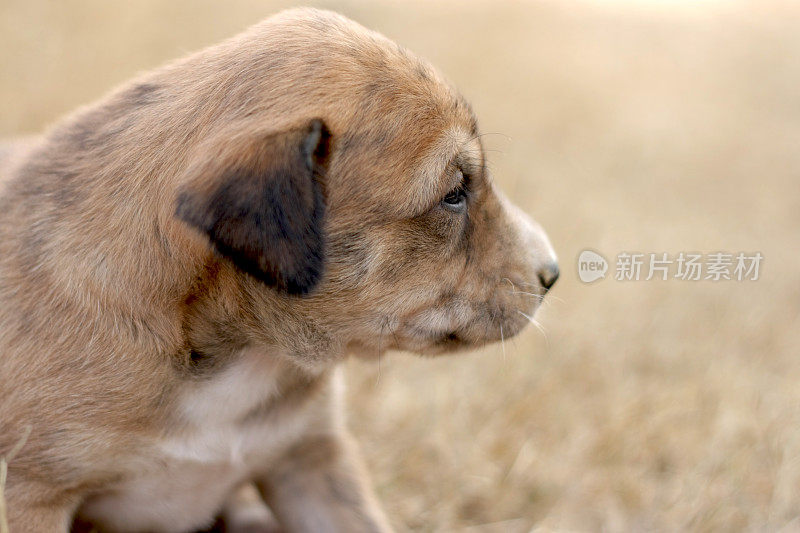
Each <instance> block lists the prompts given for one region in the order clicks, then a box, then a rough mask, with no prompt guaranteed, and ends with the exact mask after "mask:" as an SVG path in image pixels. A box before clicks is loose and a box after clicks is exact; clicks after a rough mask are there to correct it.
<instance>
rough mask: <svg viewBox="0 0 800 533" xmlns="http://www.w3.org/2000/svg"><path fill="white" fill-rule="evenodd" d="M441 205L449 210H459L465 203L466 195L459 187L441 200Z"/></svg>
mask: <svg viewBox="0 0 800 533" xmlns="http://www.w3.org/2000/svg"><path fill="white" fill-rule="evenodd" d="M442 203H443V204H444V205H445V206H447V207H449V208H450V209H461V208H462V207H464V206H465V205H466V203H467V193H466V192H464V189H462V188H461V186H460V185H459V186H458V187H456V188H455V189H453V190H452V191H450V192H449V193H447V195H446V196H445V197H444V198H443V199H442Z"/></svg>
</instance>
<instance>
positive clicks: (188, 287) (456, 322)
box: [0, 10, 554, 533]
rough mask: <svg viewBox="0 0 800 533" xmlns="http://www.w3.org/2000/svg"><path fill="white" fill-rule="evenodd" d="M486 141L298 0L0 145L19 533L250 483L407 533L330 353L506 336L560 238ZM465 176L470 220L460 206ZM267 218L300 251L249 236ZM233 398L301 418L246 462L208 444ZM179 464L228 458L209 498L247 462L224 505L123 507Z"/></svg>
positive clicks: (429, 83)
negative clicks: (524, 202) (489, 167)
mask: <svg viewBox="0 0 800 533" xmlns="http://www.w3.org/2000/svg"><path fill="white" fill-rule="evenodd" d="M477 131H478V130H477V124H476V120H475V117H474V115H473V114H472V112H471V110H470V108H469V106H468V105H467V104H466V103H465V102H464V100H463V99H462V98H461V97H460V96H459V95H458V94H457V93H456V92H455V91H454V90H453V89H452V88H451V87H450V86H449V85H448V84H447V83H446V82H444V81H443V80H442V78H441V77H440V76H439V75H438V74H437V73H436V72H435V71H434V70H433V69H431V68H430V67H429V66H428V65H426V64H425V63H423V62H421V61H420V60H418V59H416V58H415V57H414V56H412V55H411V54H410V53H408V52H407V51H405V50H403V49H401V48H400V47H398V46H397V45H395V44H394V43H392V42H390V41H388V40H387V39H385V38H384V37H382V36H380V35H378V34H376V33H373V32H371V31H368V30H366V29H364V28H362V27H361V26H359V25H357V24H355V23H353V22H351V21H349V20H347V19H345V18H344V17H341V16H339V15H336V14H333V13H330V12H325V11H318V10H291V11H286V12H283V13H281V14H279V15H276V16H274V17H271V18H269V19H267V20H266V21H264V22H262V23H260V24H258V25H256V26H254V27H253V28H251V29H249V30H247V31H246V32H245V33H243V34H241V35H239V36H237V37H235V38H233V39H231V40H229V41H226V42H224V43H222V44H220V45H218V46H214V47H211V48H209V49H206V50H203V51H201V52H198V53H196V54H193V55H191V56H189V57H187V58H184V59H181V60H179V61H176V62H174V63H172V64H170V65H167V66H165V67H163V68H161V69H158V70H156V71H153V72H151V73H148V74H145V75H144V76H142V77H141V78H140V79H138V80H135V81H133V82H131V83H130V84H128V85H126V86H123V87H122V88H120V89H118V90H116V91H114V92H113V93H111V94H110V95H109V96H108V97H106V98H105V99H103V100H102V101H100V102H98V103H96V104H94V105H91V106H89V107H86V108H84V109H81V110H79V111H78V112H77V113H75V114H74V115H72V116H70V117H68V118H66V119H65V120H63V121H62V122H61V123H60V124H59V125H58V126H56V127H55V128H54V129H52V131H50V132H49V133H47V134H46V135H45V136H44V137H42V138H41V139H35V140H32V141H29V142H26V143H24V144H23V145H13V146H11V145H9V146H8V147H7V148H6V149H4V150H3V151H2V152H0V165H2V167H0V172H2V174H0V391H1V392H2V393H1V394H0V455H2V454H3V453H5V452H7V451H8V450H10V449H11V448H12V447H13V446H14V445H15V443H16V442H17V441H18V439H19V438H20V436H21V435H24V434H25V433H26V432H27V431H30V435H29V437H28V440H27V443H26V445H25V446H24V448H23V449H22V450H21V451H20V452H19V454H18V455H17V456H16V457H15V458H14V461H13V463H12V464H11V465H10V470H9V477H8V486H7V488H6V498H7V500H8V508H9V517H8V518H9V521H10V524H11V531H13V532H15V533H17V532H25V531H32V532H35V531H42V532H45V531H47V532H50V531H67V530H68V529H69V528H70V526H71V524H72V522H73V520H74V519H75V517H76V515H77V516H80V517H81V520H82V521H83V522H86V523H94V524H95V526H96V527H98V528H100V529H101V530H102V529H108V530H117V529H119V530H124V529H129V530H137V529H139V530H143V529H153V530H164V531H180V530H191V529H197V528H203V527H207V526H209V525H210V524H211V522H212V521H213V519H214V518H215V516H216V515H217V514H218V513H222V510H223V504H224V503H225V500H226V499H227V496H226V495H231V496H232V495H233V493H234V492H235V489H236V488H237V487H240V486H242V485H243V484H248V483H255V484H256V485H257V486H258V487H259V488H260V490H261V492H262V495H263V496H264V498H265V499H266V501H267V503H269V504H270V507H271V508H272V510H273V512H274V514H275V516H276V517H277V519H278V521H279V522H280V523H281V524H282V525H283V527H285V528H287V529H289V530H319V528H320V527H322V528H323V529H327V530H330V531H382V530H387V529H388V525H387V521H386V520H385V518H384V517H383V515H382V513H381V511H380V510H379V508H378V506H377V504H376V503H375V499H374V497H373V496H372V495H371V493H370V491H369V489H368V483H367V482H366V480H365V476H364V475H363V474H362V473H361V470H362V468H361V466H360V465H359V461H358V458H357V453H356V452H355V446H354V445H353V444H352V443H351V442H350V440H349V438H348V437H347V433H346V430H345V428H344V426H343V423H342V421H341V416H340V410H341V408H340V406H339V401H338V397H339V394H340V393H339V392H337V391H338V387H337V385H336V384H337V381H338V378H337V370H336V369H335V364H336V363H337V362H339V361H341V360H342V358H343V357H345V355H346V354H348V353H354V354H357V355H361V356H369V357H375V356H377V355H379V354H380V353H381V352H383V351H386V350H390V349H399V350H409V351H415V352H419V353H423V354H436V353H443V352H449V351H453V350H455V349H461V348H469V347H473V346H479V345H481V344H483V343H486V342H491V341H495V340H499V339H500V338H501V337H505V338H508V337H510V336H512V335H514V334H516V333H517V332H518V331H519V330H521V329H522V327H523V326H524V324H525V323H526V322H527V319H526V317H525V315H528V316H530V315H531V314H532V313H533V312H534V310H535V308H536V305H537V304H538V302H539V301H540V300H541V297H542V296H543V295H544V292H545V291H546V287H544V286H543V285H547V286H549V285H550V284H552V281H554V277H553V275H552V273H553V272H554V256H553V253H552V250H551V248H550V245H549V243H548V242H547V238H546V236H545V235H544V233H543V232H542V231H541V229H540V228H538V226H536V225H535V224H533V223H532V222H531V221H529V220H528V219H527V218H526V217H525V216H524V215H522V214H521V213H519V212H518V211H517V210H516V209H515V208H514V207H513V206H511V205H510V204H509V203H508V202H507V200H505V199H504V198H503V197H502V196H501V195H500V193H499V192H498V191H496V190H495V188H494V186H493V185H492V182H491V179H490V176H489V175H488V173H487V171H486V167H485V161H484V156H483V151H482V147H481V143H480V138H479V137H478V135H477ZM320 132H321V133H320ZM326 136H329V138H327V137H326ZM303 143H306V144H308V143H311V144H308V146H309V147H310V148H308V147H306V148H303V146H304V145H303ZM322 143H329V145H327V144H326V145H325V147H324V150H323V149H322V148H321V147H322ZM307 148H308V149H307ZM295 149H297V150H299V151H298V152H296V153H295V152H293V150H295ZM304 150H305V151H304ZM307 152H308V153H307ZM323 152H324V153H323ZM292 158H294V159H292ZM282 162H283V163H282ZM234 175H235V176H234ZM462 175H463V176H466V178H465V180H468V185H464V187H467V188H468V192H467V195H468V196H467V200H466V201H467V207H466V208H465V210H464V212H463V213H460V214H459V213H456V212H454V211H453V210H452V209H450V208H449V207H447V206H445V205H444V204H443V203H442V198H443V197H444V196H445V195H446V194H447V193H448V192H449V191H451V190H453V189H454V188H458V187H459V186H460V184H459V180H460V177H461V176H462ZM234 179H235V180H239V181H238V182H237V183H239V185H237V188H230V187H231V183H232V181H231V180H234ZM281 179H285V180H288V181H286V182H285V184H283V185H281V187H278V188H277V189H276V188H275V187H273V185H274V184H275V183H277V181H276V180H281ZM465 183H466V181H465ZM226 187H228V188H227V189H226ZM265 187H266V188H265ZM270 187H273V189H274V190H280V191H283V192H281V193H280V194H289V193H286V191H287V187H289V188H290V189H291V191H290V193H291V194H289V196H280V199H278V200H275V199H274V198H275V197H274V194H278V193H274V191H273V192H269V191H271V190H273V189H270ZM225 191H227V192H225ZM230 191H236V194H233V193H231V192H230ZM292 191H293V192H292ZM223 193H224V194H223ZM270 194H273V196H269V195H270ZM226 195H227V196H226ZM231 195H233V197H230V196H231ZM292 195H295V196H292ZM315 195H317V196H315ZM262 197H263V199H264V200H263V201H261V200H258V201H257V199H258V198H262ZM220 198H223V199H224V202H232V203H233V204H235V205H232V206H228V207H225V206H220V202H222V203H224V202H223V200H220ZM251 198H253V199H255V200H252V202H253V204H252V205H250V203H248V202H250V201H251V200H250V199H251ZM285 198H293V199H295V200H292V201H288V200H286V199H285ZM314 198H318V199H319V202H320V203H319V206H318V207H319V209H318V211H314V205H315V204H314ZM182 199H183V200H182ZM240 201H241V202H243V203H242V204H241V205H240V203H239V202H240ZM182 202H183V203H182ZM323 209H324V212H323ZM243 210H244V211H243ZM245 211H246V212H247V215H246V216H245V215H242V214H241V213H243V212H245ZM312 212H313V213H312ZM276 213H277V214H276ZM209 217H210V218H209ZM214 217H217V218H214ZM248 217H249V218H248ZM282 217H283V218H282ZM273 218H275V219H276V220H277V222H274V221H272V219H273ZM251 219H252V220H251ZM219 220H222V222H219ZM253 220H254V221H255V222H252V221H253ZM265 220H266V222H264V221H265ZM251 222H252V224H256V225H255V226H252V227H251V226H248V224H251ZM215 224H216V225H215ZM259 224H265V225H266V226H263V227H262V226H261V225H259ZM274 224H277V225H278V226H280V227H279V228H277V229H275V227H273V226H274ZM273 230H274V231H275V232H276V233H275V235H277V237H275V239H280V238H284V237H281V235H283V236H285V235H289V236H287V237H285V238H286V239H287V240H286V241H285V242H284V241H281V243H282V244H280V246H285V249H284V248H276V247H278V246H279V245H278V243H277V241H275V240H272V241H270V242H267V243H258V242H251V241H252V239H253V238H255V239H256V240H258V238H259V236H262V235H264V234H268V233H264V232H265V231H267V232H268V231H273ZM287 232H288V233H287ZM253 236H255V237H253ZM317 237H319V242H317V241H316V240H315V239H316V238H317ZM301 241H302V242H301ZM317 245H318V246H317ZM275 250H278V251H279V253H278V252H276V251H275ZM312 256H313V257H312ZM317 256H318V257H317ZM314 257H317V259H319V264H318V268H317V270H314V269H315V268H316V267H315V266H314V265H315V264H316V263H315V262H314V261H315V260H314ZM247 258H249V259H247ZM248 261H249V262H248ZM548 269H549V270H548ZM544 271H547V272H549V273H550V274H548V276H549V279H548V278H547V276H546V277H545V278H542V272H544ZM540 280H548V281H540ZM261 375H263V378H264V381H265V382H267V381H268V382H269V383H270V387H269V390H267V389H266V388H265V389H264V391H261V390H260V389H258V387H255V389H257V390H255V391H254V392H252V396H253V401H252V402H250V403H248V402H246V401H245V400H244V399H242V398H246V397H248V395H250V394H251V391H253V390H254V388H253V387H252V386H250V387H249V388H247V387H246V388H245V389H243V390H242V389H238V388H237V386H236V385H233V384H234V383H239V382H242V383H245V382H246V383H252V381H248V380H252V379H253V376H256V377H258V376H261ZM237 379H238V380H240V381H235V380H237ZM226 380H227V381H226ZM228 384H231V385H230V386H229V387H228ZM225 387H228V388H225ZM220 391H222V392H220ZM213 394H222V395H223V396H220V398H222V400H220V401H219V402H217V401H209V402H208V406H207V407H206V408H205V409H206V410H205V411H202V409H200V408H199V407H197V406H198V405H205V404H204V401H205V400H204V398H206V397H211V399H212V400H213V399H214V398H215V397H213ZM228 394H229V395H230V396H226V395H228ZM223 400H224V401H223ZM226 401H230V404H231V405H232V406H235V407H238V406H240V407H241V409H240V411H237V412H236V413H234V414H232V415H231V416H230V419H228V418H225V416H227V414H226V412H223V411H220V413H222V414H220V415H219V416H220V417H222V418H220V423H221V424H222V423H223V422H224V424H223V425H222V426H220V427H224V428H227V429H225V430H224V432H223V433H221V434H220V435H224V436H225V438H227V437H229V436H230V433H231V431H234V432H235V431H238V429H234V430H231V428H241V431H242V434H243V435H257V436H260V435H262V433H260V432H261V431H262V430H263V429H264V428H267V429H269V428H272V427H275V428H279V427H280V428H284V429H281V430H280V431H278V430H277V429H276V431H275V432H274V433H275V435H283V436H281V437H278V436H275V437H274V439H273V437H272V436H271V435H272V433H271V432H270V431H267V432H266V433H264V434H266V435H268V437H265V438H264V441H263V445H259V446H255V447H254V450H255V451H253V450H251V449H250V448H248V449H247V450H245V452H243V453H244V454H245V455H244V459H242V461H243V464H245V465H246V468H244V467H243V470H241V471H239V470H236V473H235V474H231V473H230V468H228V467H226V466H225V465H224V464H221V463H220V462H219V461H218V458H216V456H214V457H215V458H214V459H213V460H212V459H202V460H200V459H196V458H194V455H192V454H194V453H195V452H197V450H196V449H195V448H192V446H194V445H195V444H196V441H197V439H201V438H203V435H206V434H207V433H208V432H210V431H212V430H211V429H210V425H209V428H206V427H204V425H203V424H199V421H204V420H205V418H204V417H205V414H203V413H206V412H209V413H217V409H222V407H220V406H219V405H218V404H220V403H222V404H225V402H226ZM231 409H233V407H232V408H231ZM198 413H200V414H198ZM223 415H225V416H223ZM234 415H235V416H234ZM223 418H224V420H223ZM28 428H29V429H28ZM242 438H243V439H244V438H245V437H242ZM248 438H249V437H248ZM258 438H261V437H258ZM205 446H206V445H205V444H203V445H202V446H200V447H199V448H198V449H200V450H206V448H205ZM164 450H169V451H168V452H166V451H164ZM175 450H178V451H175ZM197 453H200V452H197ZM248 454H249V455H248ZM223 455H224V454H223ZM253 457H257V458H258V460H254V459H253ZM184 463H185V464H187V465H190V466H191V468H190V470H191V471H192V472H196V471H197V472H204V471H205V470H204V468H205V469H206V470H208V476H209V477H208V480H207V482H204V483H203V484H200V485H196V486H194V485H193V486H192V489H191V490H193V491H197V493H204V492H208V488H209V487H210V486H212V485H213V484H214V483H215V481H216V476H217V475H218V474H217V472H224V475H225V476H228V474H230V476H229V477H226V478H225V479H229V480H230V483H229V484H228V485H229V486H228V485H226V486H225V487H221V488H220V491H221V494H220V496H219V497H218V498H216V499H215V500H213V502H211V503H209V506H210V508H208V507H209V506H206V508H203V512H200V511H198V510H192V509H187V510H186V515H185V516H184V515H181V514H180V513H178V515H179V516H176V517H175V518H174V519H173V520H164V519H163V518H162V517H160V516H154V517H143V518H142V519H141V520H142V521H141V522H128V523H125V524H121V523H118V522H115V521H114V519H113V518H112V517H110V515H109V512H110V511H109V509H112V510H113V513H111V514H119V513H120V512H123V511H124V509H123V507H124V504H125V502H130V501H137V502H138V501H139V500H137V499H136V498H145V497H146V496H147V491H146V490H144V489H142V490H141V491H139V492H136V491H137V490H139V489H137V488H136V487H141V486H145V487H146V486H147V480H148V479H149V478H148V476H157V475H158V470H159V469H160V468H161V467H162V466H163V467H168V468H174V472H175V473H176V474H175V476H173V477H176V478H180V475H181V472H183V470H182V467H181V466H180V465H183V464H184ZM234 463H235V464H236V465H238V464H239V463H237V462H235V461H234ZM217 468H219V469H220V470H219V471H217V470H215V469H217ZM226 468H228V469H226ZM236 468H238V466H237V467H236ZM187 471H188V470H187ZM171 472H173V471H172V470H171ZM187 479H188V478H187ZM187 483H188V482H187ZM132 487H133V488H132ZM183 490H184V491H185V490H186V489H185V487H184V489H183ZM128 493H130V494H133V495H134V496H131V498H133V499H132V500H131V499H126V497H127V496H126V497H121V499H119V500H115V499H114V498H115V497H116V496H114V495H118V494H128ZM171 494H172V495H174V496H175V497H176V498H178V497H183V496H184V494H183V493H182V492H179V491H177V490H175V491H173V492H172V493H171ZM167 499H169V498H167ZM165 505H166V504H165ZM175 505H176V507H165V509H175V508H181V507H180V505H178V504H177V503H176V504H175ZM164 512H165V513H167V510H165V511H164ZM120 516H122V515H120ZM231 523H234V521H231ZM264 527H265V528H266V527H271V526H267V525H264Z"/></svg>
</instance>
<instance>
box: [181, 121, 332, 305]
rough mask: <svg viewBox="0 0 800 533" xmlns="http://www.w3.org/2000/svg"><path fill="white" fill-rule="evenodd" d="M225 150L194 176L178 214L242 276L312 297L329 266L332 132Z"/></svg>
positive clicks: (310, 129)
mask: <svg viewBox="0 0 800 533" xmlns="http://www.w3.org/2000/svg"><path fill="white" fill-rule="evenodd" d="M221 144H222V146H217V147H215V148H213V149H212V150H211V153H210V154H205V155H206V157H207V158H206V159H205V160H204V162H203V163H202V164H200V165H196V166H194V167H193V168H192V169H191V170H190V173H192V174H195V175H193V176H190V177H189V181H188V183H187V184H186V185H185V186H184V187H183V189H182V190H181V191H180V193H179V195H178V199H177V206H176V211H175V214H176V216H177V217H178V218H180V219H181V220H183V221H184V222H186V223H188V224H189V225H191V226H193V227H194V228H196V229H198V230H200V231H202V232H203V233H205V234H206V235H207V236H208V238H209V239H210V240H211V243H212V244H213V246H214V248H215V249H216V251H217V252H218V253H219V254H221V255H222V256H224V257H226V258H227V259H229V260H230V261H232V262H233V264H234V265H236V266H237V267H238V268H239V269H241V270H242V271H244V272H246V273H248V274H250V275H252V276H254V277H256V278H258V279H260V280H262V281H263V282H265V283H267V284H268V285H271V286H274V287H276V288H278V289H279V290H282V291H285V292H287V293H289V294H305V293H307V292H309V291H310V290H311V289H313V288H314V286H315V285H316V284H317V282H319V280H320V278H321V277H322V273H323V267H324V255H325V250H324V244H325V243H324V235H323V228H322V225H323V215H324V212H325V188H324V183H323V176H324V173H325V171H326V170H327V165H328V159H329V156H330V149H331V148H330V145H331V135H330V132H329V131H328V129H327V127H326V126H325V124H324V123H323V122H322V121H321V120H316V119H315V120H312V121H311V122H310V123H309V124H308V125H307V126H304V127H302V128H297V129H292V130H288V131H285V132H281V133H277V134H276V133H270V134H256V135H234V136H231V137H229V138H227V139H225V141H224V142H222V143H221Z"/></svg>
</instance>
